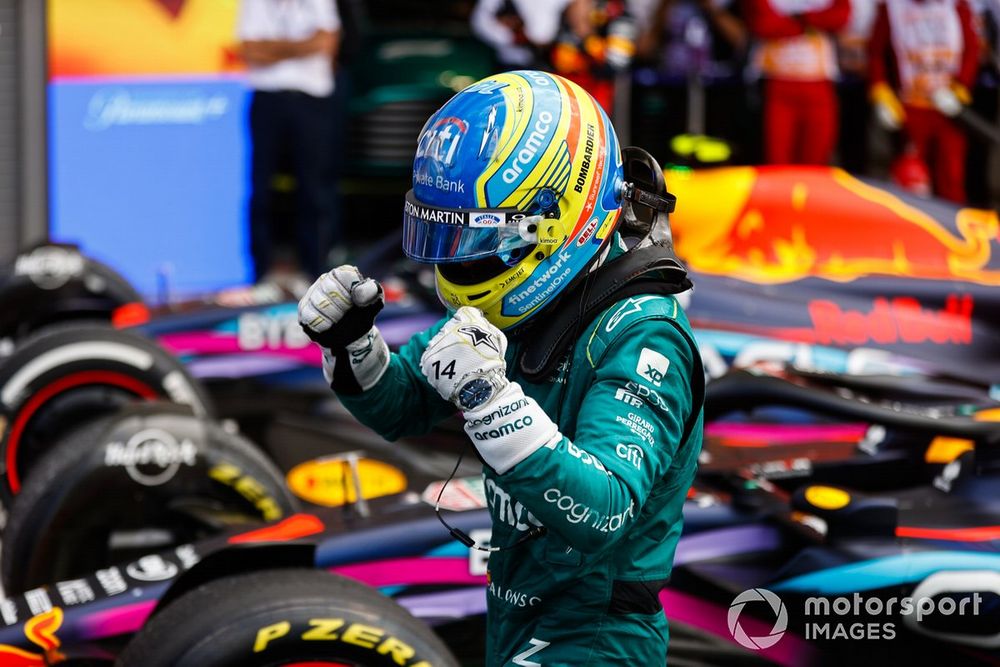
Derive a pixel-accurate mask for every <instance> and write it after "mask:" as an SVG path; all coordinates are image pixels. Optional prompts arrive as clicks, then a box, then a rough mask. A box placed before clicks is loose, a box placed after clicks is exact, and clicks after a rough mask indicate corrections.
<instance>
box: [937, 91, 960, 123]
mask: <svg viewBox="0 0 1000 667" xmlns="http://www.w3.org/2000/svg"><path fill="white" fill-rule="evenodd" d="M931 103H932V104H934V108H935V109H937V110H938V111H939V112H940V113H941V114H943V115H945V116H948V118H954V117H955V116H957V115H958V114H960V113H961V112H962V108H963V107H964V106H965V105H964V104H962V100H960V99H959V98H958V95H957V94H956V93H955V91H954V90H952V89H951V88H938V89H937V90H935V91H934V92H933V93H931Z"/></svg>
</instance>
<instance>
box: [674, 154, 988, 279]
mask: <svg viewBox="0 0 1000 667" xmlns="http://www.w3.org/2000/svg"><path fill="white" fill-rule="evenodd" d="M666 175H667V179H668V186H669V188H670V190H671V191H672V192H673V193H675V194H676V195H677V196H678V202H679V205H678V207H677V212H676V213H675V214H674V215H673V216H671V217H672V226H673V232H674V239H675V246H676V248H677V252H678V254H679V255H680V256H681V257H682V258H683V259H684V260H685V261H686V262H687V263H688V265H689V266H690V267H691V269H693V270H694V271H695V272H698V273H702V274H714V275H725V276H730V277H733V278H738V279H741V280H746V281H749V282H754V283H759V284H776V283H787V282H791V281H795V280H800V279H803V278H809V277H815V278H823V279H826V280H831V281H837V282H849V281H853V280H856V279H858V278H863V277H867V276H887V277H906V278H922V279H928V280H960V281H965V282H972V283H978V284H982V285H992V286H995V285H1000V238H998V232H1000V221H998V217H997V214H996V212H994V211H986V210H978V209H971V208H960V207H958V206H954V205H951V204H948V203H945V202H941V201H932V200H920V199H917V198H915V197H913V196H911V195H908V194H905V193H902V192H898V193H897V192H893V191H891V190H889V189H885V188H882V187H877V186H875V185H872V184H869V183H866V182H865V181H862V180H859V179H857V178H854V177H852V176H850V175H849V174H847V173H846V172H844V171H842V170H840V169H832V168H827V167H815V168H803V167H794V168H791V167H760V168H753V167H735V168H725V169H713V170H706V171H703V172H684V173H672V172H667V174H666Z"/></svg>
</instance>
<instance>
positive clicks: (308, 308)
mask: <svg viewBox="0 0 1000 667" xmlns="http://www.w3.org/2000/svg"><path fill="white" fill-rule="evenodd" d="M384 305H385V296H384V295H383V293H382V286H381V285H379V284H378V283H377V282H376V281H375V280H373V279H371V278H365V277H364V276H362V275H361V272H360V271H358V269H357V268H356V267H354V266H348V265H344V266H338V267H337V268H335V269H333V270H332V271H330V272H329V273H324V274H323V275H321V276H320V277H319V278H317V279H316V282H314V283H313V284H312V286H311V287H310V288H309V289H308V290H307V291H306V293H305V296H303V297H302V299H301V300H300V301H299V324H300V325H301V326H302V330H303V331H305V333H306V335H307V336H309V338H310V339H312V340H313V341H314V342H315V343H317V344H318V345H319V346H320V347H322V348H323V374H324V375H325V376H326V379H327V381H328V382H330V383H331V385H332V386H333V387H334V389H336V390H337V391H346V392H349V393H356V392H358V391H364V390H367V389H370V388H371V387H373V386H374V385H375V383H376V382H378V381H379V379H380V378H381V377H382V374H383V373H384V372H385V369H386V367H387V366H388V364H389V348H388V346H387V345H386V344H385V341H384V340H382V335H381V334H380V333H379V330H378V329H377V328H376V327H375V316H376V315H378V313H379V311H380V310H382V307H383V306H384Z"/></svg>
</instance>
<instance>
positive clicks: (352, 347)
mask: <svg viewBox="0 0 1000 667" xmlns="http://www.w3.org/2000/svg"><path fill="white" fill-rule="evenodd" d="M673 204H674V198H673V196H672V195H670V194H669V193H667V191H666V188H665V186H664V182H663V174H662V171H661V170H660V168H659V166H658V165H657V164H656V163H655V161H654V160H653V159H652V158H651V157H650V156H649V155H648V154H647V153H645V152H644V151H642V150H640V149H636V148H625V149H624V150H623V149H621V148H620V147H619V145H618V141H617V138H616V137H615V132H614V128H613V127H612V126H611V122H610V120H609V119H608V117H607V116H606V115H605V113H604V111H603V110H602V109H601V107H600V106H599V105H598V104H597V103H595V101H594V99H593V98H592V97H591V96H590V95H589V94H588V93H587V92H585V91H584V90H583V89H581V88H580V87H578V86H576V85H575V84H573V83H571V82H569V81H567V80H565V79H562V78H560V77H558V76H554V75H551V74H547V73H543V72H535V71H519V72H508V73H504V74H499V75H496V76H492V77H489V78H487V79H484V80H482V81H480V82H478V83H476V84H474V85H472V86H470V87H468V88H466V89H465V90H464V91H462V92H461V93H459V94H457V95H456V96H454V97H453V98H452V99H451V100H449V101H448V102H447V103H446V104H445V105H444V106H443V107H442V108H441V109H440V110H439V111H438V112H437V113H435V114H434V115H433V116H431V118H430V119H429V120H428V121H427V123H426V125H424V128H423V130H422V132H421V134H420V136H419V139H418V145H417V151H416V156H415V159H414V163H413V189H412V190H410V191H409V192H408V193H407V195H406V201H405V208H404V215H403V249H404V251H405V253H406V255H407V256H409V257H410V258H412V259H414V260H416V261H418V262H425V263H430V264H433V265H434V267H435V268H434V271H435V278H436V286H437V293H438V295H439V298H440V300H441V302H442V303H443V304H444V306H445V307H446V308H447V309H448V315H447V316H446V317H444V318H443V319H442V320H441V321H439V322H438V323H437V324H435V325H434V326H432V327H431V328H430V329H428V330H427V331H424V332H421V333H418V334H416V335H414V336H413V337H412V338H411V339H410V341H409V342H408V343H406V344H405V345H404V346H403V347H402V348H401V349H400V350H399V352H398V353H390V352H389V349H388V347H387V346H386V343H385V342H384V341H383V339H382V336H381V335H380V333H379V330H378V328H377V327H376V326H374V321H375V316H376V314H377V313H378V312H379V310H380V309H381V308H382V305H383V293H382V288H381V287H380V285H379V284H378V283H377V282H376V281H375V280H373V279H371V278H366V277H365V276H363V275H362V274H361V273H360V272H359V270H358V269H357V268H355V267H353V266H341V267H338V268H336V269H334V270H332V271H330V272H329V273H326V274H324V275H322V276H320V278H319V279H318V280H317V281H316V282H315V283H314V284H313V285H312V287H311V288H310V289H309V291H308V292H307V293H306V295H305V296H304V297H303V299H302V301H301V302H300V303H299V320H300V323H301V324H302V326H303V328H304V329H305V331H306V333H307V334H308V335H309V336H310V338H312V339H313V340H314V341H315V342H317V343H318V344H319V345H320V346H321V347H322V348H323V359H324V364H323V368H324V373H325V375H326V377H327V379H328V380H329V381H330V383H331V386H332V387H333V389H334V391H335V392H336V393H337V394H338V396H339V397H340V399H341V400H342V401H343V403H344V405H345V406H346V407H347V408H348V409H349V410H350V411H351V412H352V413H353V414H354V415H355V416H356V417H357V418H358V419H359V420H360V421H361V422H363V423H364V424H366V425H368V426H369V427H371V428H372V429H374V430H375V431H377V432H378V433H380V434H381V435H383V436H384V437H386V438H388V439H390V440H392V439H395V438H399V437H401V436H407V435H416V434H421V433H425V432H427V431H428V430H430V429H431V428H432V427H433V426H434V425H435V424H436V423H438V422H439V421H441V420H443V419H445V418H447V417H449V416H450V415H453V414H455V412H456V409H457V410H458V411H460V412H461V415H462V417H463V418H464V420H465V431H466V433H467V434H468V436H469V439H470V441H471V443H472V444H473V446H474V447H475V449H476V451H477V452H478V455H479V457H480V458H481V460H482V462H483V476H484V478H485V491H486V500H487V504H488V506H489V511H490V515H491V517H492V523H493V532H492V537H491V539H490V546H489V547H488V549H489V551H490V552H491V553H490V558H489V572H488V577H487V578H488V581H489V589H488V595H487V600H488V602H487V604H488V612H487V641H486V644H487V657H486V664H488V665H508V664H514V665H574V666H579V665H626V664H627V665H650V666H652V665H663V664H664V661H665V659H666V650H667V638H668V632H667V621H666V618H665V616H664V612H663V609H662V607H661V604H660V601H659V591H660V589H661V588H662V587H663V585H664V583H665V582H666V581H667V578H668V577H669V575H670V570H671V565H672V561H673V556H674V549H675V548H676V546H677V540H678V537H679V536H680V534H681V521H682V519H681V506H682V505H683V503H684V499H685V496H686V494H687V491H688V488H689V487H690V485H691V482H692V478H693V476H694V474H695V468H696V462H697V458H698V453H699V450H700V448H701V439H702V434H701V431H702V429H701V419H702V417H701V413H702V410H701V406H702V402H703V396H704V373H703V371H702V368H701V362H700V358H699V356H698V354H697V348H696V347H695V344H694V341H693V338H692V334H691V329H690V326H689V324H688V321H687V319H686V317H685V315H684V311H683V310H682V309H681V306H680V305H679V303H678V300H677V298H676V297H675V296H674V295H675V294H678V293H680V292H682V291H685V290H687V289H689V288H690V287H691V283H690V282H689V280H688V278H687V275H686V272H685V270H684V268H683V267H682V266H681V264H680V262H678V261H677V259H676V258H675V257H674V255H673V251H672V246H671V240H670V230H669V224H668V214H669V212H670V211H671V210H672V209H673ZM452 534H453V535H455V536H456V537H458V538H459V539H460V540H462V541H463V542H465V543H466V544H467V545H468V546H470V547H473V548H485V547H482V546H480V545H476V544H474V543H473V542H472V540H471V539H469V538H468V536H466V535H465V534H464V533H462V532H461V531H458V530H455V529H453V530H452Z"/></svg>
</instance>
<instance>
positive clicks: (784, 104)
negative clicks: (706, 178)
mask: <svg viewBox="0 0 1000 667" xmlns="http://www.w3.org/2000/svg"><path fill="white" fill-rule="evenodd" d="M744 1H745V3H746V5H745V11H744V13H745V15H746V19H747V26H748V27H749V29H750V32H751V34H752V35H753V36H754V37H755V38H756V39H757V41H758V44H757V47H756V64H757V67H758V68H759V69H760V72H761V75H762V76H763V77H764V79H765V87H764V157H765V160H766V161H767V162H768V163H770V164H827V163H828V162H829V161H830V156H831V153H833V148H834V146H835V145H836V143H837V126H838V113H839V112H838V105H837V93H836V89H835V87H834V80H835V79H836V78H837V74H838V70H837V54H836V46H835V43H834V39H833V37H832V35H833V34H834V33H836V32H837V31H839V30H840V29H842V28H843V27H844V26H845V25H846V24H847V20H848V19H849V18H850V13H851V8H850V3H849V0H744Z"/></svg>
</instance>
